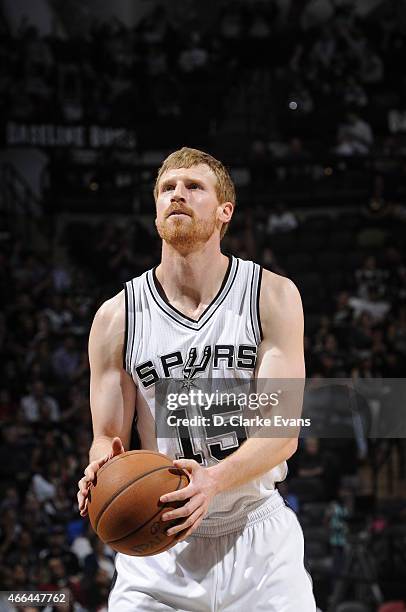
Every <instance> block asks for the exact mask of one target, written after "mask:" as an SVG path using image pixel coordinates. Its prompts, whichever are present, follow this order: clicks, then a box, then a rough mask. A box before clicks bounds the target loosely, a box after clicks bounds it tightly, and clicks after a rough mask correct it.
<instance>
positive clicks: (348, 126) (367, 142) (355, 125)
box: [337, 112, 374, 155]
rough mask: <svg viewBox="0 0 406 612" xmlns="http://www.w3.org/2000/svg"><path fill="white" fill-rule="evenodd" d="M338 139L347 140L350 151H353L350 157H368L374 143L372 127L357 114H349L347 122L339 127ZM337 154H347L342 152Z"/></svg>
mask: <svg viewBox="0 0 406 612" xmlns="http://www.w3.org/2000/svg"><path fill="white" fill-rule="evenodd" d="M338 138H339V139H345V142H346V144H347V147H348V151H350V150H351V152H349V153H347V154H348V155H357V154H358V155H366V154H367V153H369V151H370V149H371V147H372V144H373V142H374V137H373V133H372V128H371V126H370V125H369V123H367V122H366V121H364V120H363V119H361V117H360V116H359V115H357V114H356V113H355V112H350V113H348V114H347V116H346V119H345V121H344V122H343V123H342V124H341V126H340V127H339V130H338ZM337 153H338V154H341V155H343V154H345V153H342V152H340V151H337Z"/></svg>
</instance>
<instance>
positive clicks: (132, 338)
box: [128, 281, 135, 374]
mask: <svg viewBox="0 0 406 612" xmlns="http://www.w3.org/2000/svg"><path fill="white" fill-rule="evenodd" d="M131 293H132V298H133V301H132V304H133V307H132V324H133V326H132V327H133V329H132V337H131V353H130V361H129V363H128V372H129V373H130V374H131V364H132V362H133V350H134V341H135V293H134V282H133V281H131ZM128 314H130V312H129V313H128Z"/></svg>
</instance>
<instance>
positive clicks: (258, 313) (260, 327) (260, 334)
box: [256, 266, 264, 342]
mask: <svg viewBox="0 0 406 612" xmlns="http://www.w3.org/2000/svg"><path fill="white" fill-rule="evenodd" d="M261 283H262V266H259V276H258V285H257V302H256V304H257V320H258V328H259V337H260V339H261V342H262V340H263V339H264V333H263V331H262V324H261V311H260V310H259V298H260V295H261Z"/></svg>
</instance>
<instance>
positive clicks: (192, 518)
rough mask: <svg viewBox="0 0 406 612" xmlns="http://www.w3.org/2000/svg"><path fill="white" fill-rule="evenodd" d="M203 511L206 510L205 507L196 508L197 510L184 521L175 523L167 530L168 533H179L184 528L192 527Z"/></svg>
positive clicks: (169, 534)
mask: <svg viewBox="0 0 406 612" xmlns="http://www.w3.org/2000/svg"><path fill="white" fill-rule="evenodd" d="M203 512H204V510H203V508H202V507H201V506H199V508H198V509H197V510H195V512H193V514H191V515H190V516H189V517H188V518H187V519H186V520H185V521H182V522H181V523H179V525H173V527H170V528H169V529H168V530H167V532H166V533H167V535H168V536H171V535H175V534H177V533H179V532H180V531H183V530H184V529H188V528H189V527H192V526H193V525H194V524H195V522H196V521H197V519H198V518H200V517H201V516H202V514H203Z"/></svg>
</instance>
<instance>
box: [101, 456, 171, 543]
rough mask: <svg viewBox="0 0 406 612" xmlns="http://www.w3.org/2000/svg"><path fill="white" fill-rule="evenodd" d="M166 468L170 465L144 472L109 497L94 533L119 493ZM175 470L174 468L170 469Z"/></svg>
mask: <svg viewBox="0 0 406 612" xmlns="http://www.w3.org/2000/svg"><path fill="white" fill-rule="evenodd" d="M168 468H171V466H170V465H164V466H161V467H158V468H155V469H154V470H151V471H150V472H146V473H145V474H142V476H137V478H134V480H131V481H130V482H126V484H125V486H123V487H121V489H119V490H118V492H116V493H115V494H114V495H113V496H112V497H110V499H109V500H108V501H107V502H105V503H104V505H103V507H102V509H101V510H100V512H99V514H98V516H97V519H96V520H95V531H97V528H98V526H99V522H100V519H101V517H102V516H103V514H104V513H105V512H106V510H107V508H108V507H109V506H110V504H111V503H112V502H113V501H114V500H115V499H117V497H119V496H120V495H121V493H124V491H125V490H126V489H128V487H131V486H132V485H133V484H134V483H135V482H138V481H139V480H142V479H143V478H146V477H147V476H149V475H150V474H154V473H155V472H159V471H160V470H167V469H168ZM172 469H175V468H172Z"/></svg>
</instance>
